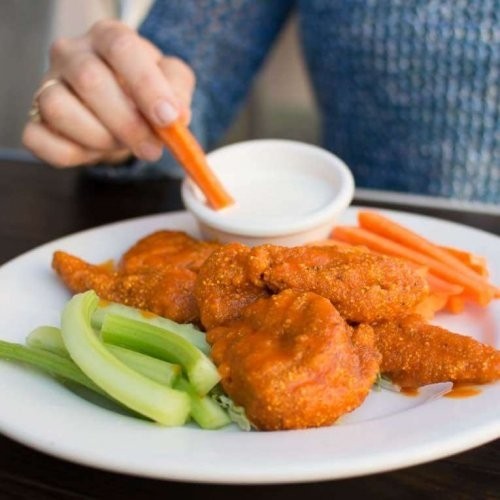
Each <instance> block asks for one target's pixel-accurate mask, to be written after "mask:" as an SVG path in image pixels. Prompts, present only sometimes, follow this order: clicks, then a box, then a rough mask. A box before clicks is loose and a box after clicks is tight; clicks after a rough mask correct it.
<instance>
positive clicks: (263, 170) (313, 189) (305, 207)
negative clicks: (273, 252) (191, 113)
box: [182, 140, 354, 242]
mask: <svg viewBox="0 0 500 500" xmlns="http://www.w3.org/2000/svg"><path fill="white" fill-rule="evenodd" d="M208 160H209V164H210V166H211V167H212V169H213V170H214V172H215V174H216V175H217V176H218V177H219V179H220V181H221V182H222V184H223V185H224V187H225V189H226V190H227V192H228V193H229V194H230V195H231V196H232V197H233V198H234V200H235V204H234V205H232V206H230V207H228V208H225V209H223V210H219V211H215V210H212V209H211V208H210V207H208V206H207V205H206V203H205V199H204V196H203V195H202V194H201V192H200V191H199V190H198V188H196V187H195V186H194V185H193V184H192V183H191V182H185V183H184V184H183V189H182V195H183V199H184V203H185V205H186V207H187V208H188V210H190V211H191V212H192V213H193V215H194V216H195V217H196V218H197V219H198V222H199V223H200V227H201V228H202V231H203V232H204V234H205V235H206V236H207V237H213V238H218V239H221V241H229V240H235V239H236V240H238V239H239V240H241V241H249V239H251V241H252V242H253V241H254V240H255V241H257V239H258V238H260V237H262V238H267V239H268V240H269V238H272V237H275V236H280V237H281V236H283V235H287V234H297V233H299V232H301V231H306V230H311V229H315V228H318V227H319V226H322V228H323V229H322V232H321V234H325V235H326V234H327V233H326V231H327V229H328V227H331V226H332V225H333V223H334V220H335V218H336V216H337V215H338V214H339V213H340V212H341V211H342V210H343V209H344V208H346V207H347V206H348V205H349V203H350V201H351V199H352V195H353V190H354V183H353V180H352V175H351V173H350V171H349V169H348V168H347V167H346V166H345V165H344V163H343V162H342V161H341V160H339V159H338V158H337V157H336V156H334V155H332V154H331V153H329V152H327V151H325V150H323V149H321V148H318V147H316V146H311V145H308V144H301V143H296V142H293V141H281V140H263V141H249V142H246V143H240V144H236V145H232V146H226V147H224V148H222V149H220V150H218V151H215V152H214V153H211V154H210V155H208ZM217 231H218V232H219V233H220V234H218V233H217ZM315 234H316V233H315ZM317 234H320V233H317ZM233 235H237V236H241V238H237V237H234V236H233ZM247 237H248V238H247ZM294 241H296V238H294Z"/></svg>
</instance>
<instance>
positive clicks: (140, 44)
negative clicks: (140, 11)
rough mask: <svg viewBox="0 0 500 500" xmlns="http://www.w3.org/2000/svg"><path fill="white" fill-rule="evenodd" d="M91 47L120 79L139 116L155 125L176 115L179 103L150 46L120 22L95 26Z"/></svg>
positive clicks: (157, 54) (156, 50) (171, 119)
mask: <svg viewBox="0 0 500 500" xmlns="http://www.w3.org/2000/svg"><path fill="white" fill-rule="evenodd" d="M92 47H93V49H94V50H95V52H96V53H97V54H98V55H99V56H101V57H102V59H103V60H104V61H106V63H107V64H108V65H109V66H110V67H111V68H112V69H113V71H114V72H115V73H116V74H118V75H119V76H120V78H121V79H122V82H123V84H124V85H125V87H126V89H127V92H128V93H129V94H130V96H131V98H132V99H133V101H134V102H135V103H136V104H137V107H138V108H139V110H140V111H141V112H142V114H143V115H144V116H145V117H146V118H147V119H148V120H149V121H150V122H151V123H152V124H153V125H156V126H164V125H168V124H170V123H171V122H173V121H174V120H176V119H177V118H178V116H179V104H178V102H177V98H176V96H175V94H174V92H173V90H172V87H171V85H170V84H169V81H168V80H167V79H166V78H165V76H164V74H163V73H162V71H161V70H160V68H159V66H158V63H159V62H160V60H161V58H162V55H161V53H160V52H159V51H158V49H156V48H155V47H154V46H153V45H151V44H150V43H149V42H147V41H146V40H145V39H143V38H141V37H139V36H138V35H137V33H135V32H134V31H133V30H131V29H130V28H128V27H126V26H124V25H122V24H120V23H113V22H111V23H110V22H108V23H98V24H97V25H96V26H95V28H94V29H93V37H92Z"/></svg>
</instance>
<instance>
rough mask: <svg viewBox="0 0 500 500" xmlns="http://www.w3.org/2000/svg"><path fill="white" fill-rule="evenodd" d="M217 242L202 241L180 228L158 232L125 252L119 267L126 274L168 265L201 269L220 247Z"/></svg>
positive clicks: (193, 269)
mask: <svg viewBox="0 0 500 500" xmlns="http://www.w3.org/2000/svg"><path fill="white" fill-rule="evenodd" d="M219 247H220V245H219V244H218V243H212V242H205V241H199V240H197V239H195V238H192V237H191V236H189V235H188V234H186V233H184V232H181V231H166V230H165V231H157V232H155V233H152V234H150V235H148V236H146V237H144V238H142V239H140V240H139V241H138V242H137V243H136V244H135V245H133V246H132V247H131V248H130V249H129V250H127V252H126V253H125V254H124V255H123V257H122V259H121V261H120V269H121V270H123V271H125V272H127V273H136V272H138V271H144V270H150V269H152V268H155V269H156V268H163V267H165V266H178V267H185V268H186V269H190V270H191V271H195V272H196V271H198V269H199V268H200V267H201V266H202V264H203V263H204V262H205V260H206V259H207V257H208V256H209V255H210V254H211V253H212V252H213V251H214V250H215V249H216V248H219Z"/></svg>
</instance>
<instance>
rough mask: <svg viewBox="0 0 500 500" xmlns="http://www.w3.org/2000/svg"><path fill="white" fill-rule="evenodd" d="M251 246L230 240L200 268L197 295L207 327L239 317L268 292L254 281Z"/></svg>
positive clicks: (202, 317)
mask: <svg viewBox="0 0 500 500" xmlns="http://www.w3.org/2000/svg"><path fill="white" fill-rule="evenodd" d="M254 274H255V273H254V272H253V271H252V259H251V256H250V248H249V247H247V246H245V245H241V244H239V243H230V244H228V245H224V246H222V247H221V248H220V249H218V250H216V251H215V252H214V253H212V255H211V256H210V257H209V258H208V259H207V261H206V262H205V264H204V265H203V266H202V267H201V269H200V271H199V273H198V278H197V280H196V285H195V289H194V294H195V297H196V300H197V303H198V307H199V309H200V318H201V324H202V325H203V326H204V327H205V328H206V329H209V328H212V327H214V326H218V325H221V324H222V323H224V322H226V321H228V320H231V319H235V318H237V317H238V316H239V315H240V313H241V312H242V311H243V309H244V308H245V307H246V306H247V305H249V304H252V303H253V302H255V301H256V300H257V299H260V298H262V297H267V296H268V295H269V293H268V292H267V289H266V288H265V286H264V284H263V283H262V282H261V281H260V280H259V279H257V280H253V276H254Z"/></svg>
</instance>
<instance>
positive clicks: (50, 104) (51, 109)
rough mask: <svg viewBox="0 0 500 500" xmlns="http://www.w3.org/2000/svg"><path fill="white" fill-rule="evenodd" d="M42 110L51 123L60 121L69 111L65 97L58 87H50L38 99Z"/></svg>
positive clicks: (44, 116) (45, 118)
mask: <svg viewBox="0 0 500 500" xmlns="http://www.w3.org/2000/svg"><path fill="white" fill-rule="evenodd" d="M38 103H39V106H40V112H41V114H42V116H43V118H44V120H46V121H48V122H49V123H53V122H56V121H60V120H61V118H63V117H64V115H65V114H66V112H67V106H66V103H65V99H64V97H63V96H62V95H61V94H60V93H59V92H58V91H57V90H56V89H48V90H46V91H45V92H43V93H42V95H41V96H40V97H39V99H38Z"/></svg>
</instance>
